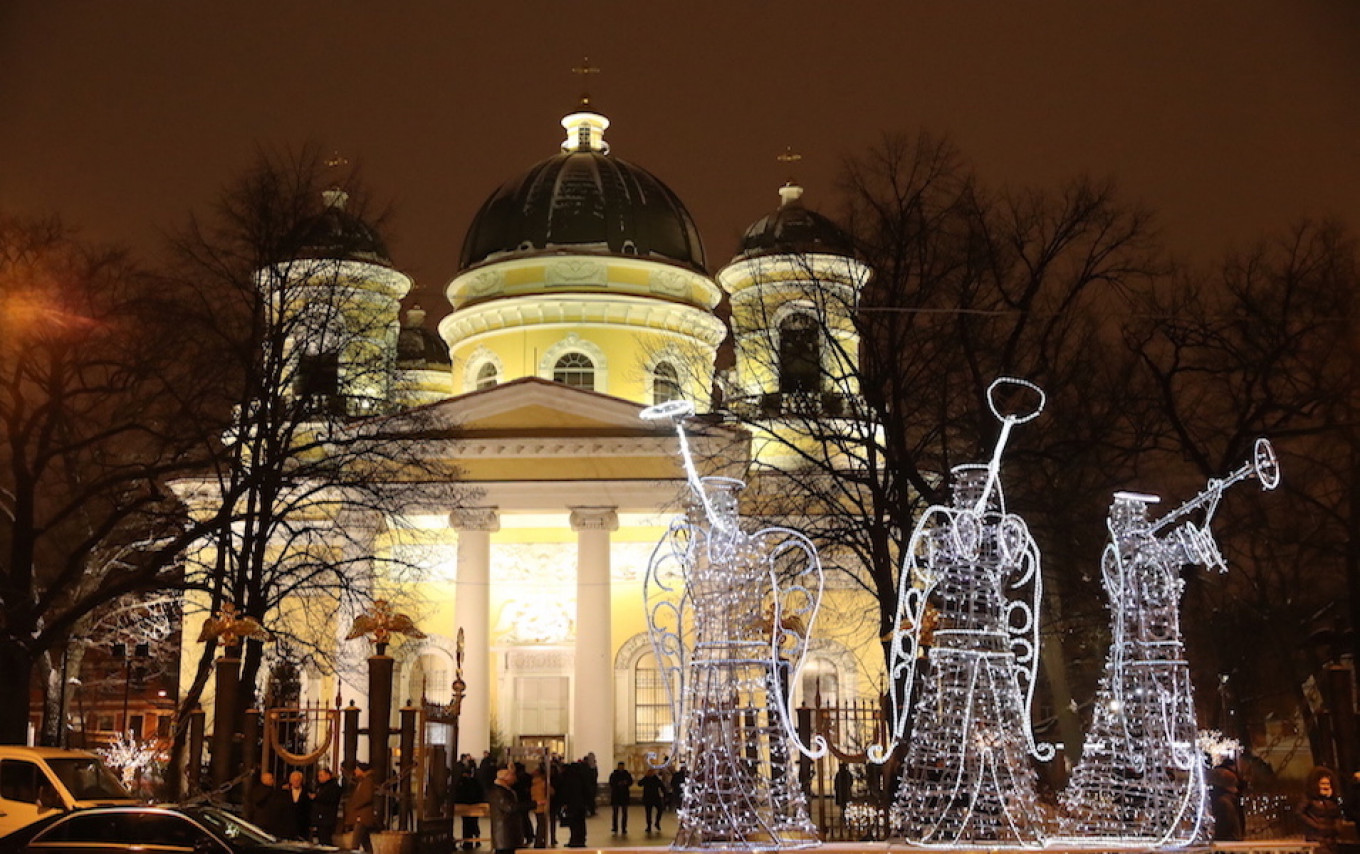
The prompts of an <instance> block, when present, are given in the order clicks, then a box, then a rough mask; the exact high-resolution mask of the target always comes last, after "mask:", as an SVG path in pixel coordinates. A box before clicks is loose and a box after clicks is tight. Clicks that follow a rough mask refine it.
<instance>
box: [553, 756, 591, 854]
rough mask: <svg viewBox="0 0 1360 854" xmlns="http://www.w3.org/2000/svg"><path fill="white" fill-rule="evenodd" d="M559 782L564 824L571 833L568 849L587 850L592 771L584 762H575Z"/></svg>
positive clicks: (568, 767)
mask: <svg viewBox="0 0 1360 854" xmlns="http://www.w3.org/2000/svg"><path fill="white" fill-rule="evenodd" d="M559 780H560V782H559V783H558V796H559V798H560V799H561V801H562V823H563V824H565V825H566V826H567V830H568V832H569V833H570V836H569V837H568V839H567V846H566V847H568V848H585V847H586V812H587V805H588V803H589V800H590V799H589V797H588V793H587V787H588V786H589V784H590V783H589V781H590V770H589V769H588V768H587V767H586V764H585V763H584V762H573V763H571V764H570V765H567V766H566V767H565V768H563V769H562V774H561V776H560V778H559Z"/></svg>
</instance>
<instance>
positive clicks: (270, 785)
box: [251, 771, 293, 839]
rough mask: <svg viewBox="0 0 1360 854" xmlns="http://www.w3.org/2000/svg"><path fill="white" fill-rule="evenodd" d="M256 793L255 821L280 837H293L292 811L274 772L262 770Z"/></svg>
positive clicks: (253, 812)
mask: <svg viewBox="0 0 1360 854" xmlns="http://www.w3.org/2000/svg"><path fill="white" fill-rule="evenodd" d="M256 787H257V788H256V791H255V794H254V796H253V797H254V809H253V810H252V813H251V814H252V816H253V821H254V822H255V823H256V824H257V825H259V826H260V827H261V828H262V829H264V830H265V831H267V832H268V833H270V834H272V835H273V836H277V837H279V838H280V839H288V838H291V832H292V830H293V821H292V813H290V812H289V809H288V801H287V800H286V796H285V795H284V793H283V790H281V789H279V788H278V786H277V783H276V780H275V778H274V774H273V772H270V771H261V772H260V781H259V782H258V783H257V784H256Z"/></svg>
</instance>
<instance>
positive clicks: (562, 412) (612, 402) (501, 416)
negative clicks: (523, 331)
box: [413, 377, 669, 438]
mask: <svg viewBox="0 0 1360 854" xmlns="http://www.w3.org/2000/svg"><path fill="white" fill-rule="evenodd" d="M643 408H644V407H642V406H641V405H639V404H636V403H633V402H632V401H628V400H623V399H621V398H617V397H612V396H610V395H607V394H600V393H598V392H593V391H586V390H584V389H578V388H571V387H570V386H565V385H562V384H561V383H555V382H549V381H548V380H543V379H538V378H536V377H527V378H524V379H518V380H515V381H513V382H508V383H504V384H501V385H497V386H494V387H492V388H488V389H482V390H481V391H474V392H469V393H467V394H463V395H459V396H457V397H452V398H449V399H448V400H444V401H440V402H439V403H434V404H430V405H429V406H427V407H423V408H422V410H421V411H420V413H419V414H418V416H415V417H418V418H419V419H420V421H421V422H422V424H421V429H422V430H425V431H433V432H442V431H445V430H447V431H449V432H451V433H456V434H457V435H458V436H460V437H464V438H472V437H476V436H491V435H500V436H506V435H588V434H595V435H608V436H630V435H633V436H655V435H657V433H658V427H657V425H653V424H648V423H647V422H645V421H643V420H642V419H641V418H640V417H639V413H641V412H642V410H643ZM413 415H414V414H413ZM665 432H669V431H668V430H667V431H665Z"/></svg>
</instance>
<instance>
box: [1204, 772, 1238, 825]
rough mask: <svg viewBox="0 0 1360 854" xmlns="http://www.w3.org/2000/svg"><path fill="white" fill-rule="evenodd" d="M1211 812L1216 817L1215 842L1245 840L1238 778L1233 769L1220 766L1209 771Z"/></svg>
mask: <svg viewBox="0 0 1360 854" xmlns="http://www.w3.org/2000/svg"><path fill="white" fill-rule="evenodd" d="M1208 782H1209V812H1210V814H1212V815H1213V817H1214V841H1215V842H1240V841H1241V840H1242V838H1243V833H1242V821H1241V814H1240V813H1239V812H1238V804H1237V798H1238V795H1239V788H1238V778H1237V774H1235V773H1234V772H1233V770H1232V768H1230V767H1228V766H1227V765H1226V764H1225V765H1219V766H1218V767H1216V768H1213V769H1212V770H1210V771H1209V780H1208Z"/></svg>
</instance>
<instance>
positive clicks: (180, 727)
mask: <svg viewBox="0 0 1360 854" xmlns="http://www.w3.org/2000/svg"><path fill="white" fill-rule="evenodd" d="M216 651H217V644H215V643H208V644H205V645H204V646H203V647H202V652H201V653H200V654H199V658H198V668H197V669H196V670H195V671H194V681H193V682H192V683H191V684H190V685H189V689H188V690H187V691H185V692H184V696H183V697H182V698H181V699H180V704H179V708H178V709H176V710H175V733H174V739H173V741H172V742H171V744H170V762H169V764H168V766H167V769H166V770H167V773H166V779H165V785H166V788H167V791H166V798H167V799H168V800H171V801H178V800H183V798H184V797H185V796H186V795H196V794H198V793H197V792H189V791H187V790H186V786H185V782H186V775H185V769H186V768H187V764H188V762H199V763H201V762H202V761H203V757H202V756H190V757H187V762H186V757H185V755H184V754H185V750H186V748H187V747H188V746H189V745H188V741H189V721H190V714H191V713H192V712H193V710H194V709H195V708H197V707H198V705H199V703H201V702H202V700H203V689H204V687H206V686H207V684H208V677H209V676H211V675H212V672H213V658H214V655H215V653H216Z"/></svg>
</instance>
